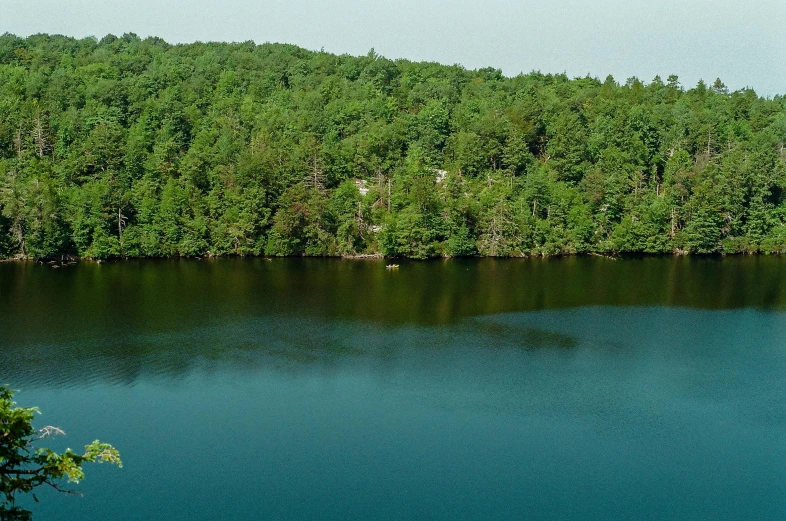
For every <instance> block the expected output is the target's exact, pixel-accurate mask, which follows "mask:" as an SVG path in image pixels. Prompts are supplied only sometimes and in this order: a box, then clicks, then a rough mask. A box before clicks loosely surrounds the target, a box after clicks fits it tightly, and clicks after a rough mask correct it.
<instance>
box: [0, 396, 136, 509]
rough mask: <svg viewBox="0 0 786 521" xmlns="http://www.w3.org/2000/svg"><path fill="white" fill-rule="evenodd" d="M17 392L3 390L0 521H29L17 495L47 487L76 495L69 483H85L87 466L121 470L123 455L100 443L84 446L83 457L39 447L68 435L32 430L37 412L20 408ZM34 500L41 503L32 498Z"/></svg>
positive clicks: (0, 399)
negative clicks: (106, 466) (83, 467)
mask: <svg viewBox="0 0 786 521" xmlns="http://www.w3.org/2000/svg"><path fill="white" fill-rule="evenodd" d="M13 396H14V391H12V390H11V389H9V388H8V387H5V386H0V520H3V521H5V520H11V519H29V518H30V515H31V514H30V512H28V511H25V510H23V509H21V508H19V507H18V506H16V498H17V495H18V494H20V493H21V494H26V493H30V492H33V491H34V490H35V489H36V488H38V487H41V486H42V485H46V486H48V487H51V488H53V489H55V490H57V491H59V492H65V493H69V494H76V493H77V492H76V491H74V490H72V489H69V488H65V484H66V483H79V482H80V481H81V480H82V479H84V477H85V474H84V471H83V469H82V465H83V464H84V463H112V464H115V465H118V466H120V467H122V461H121V460H120V453H119V452H118V451H117V449H115V448H114V447H113V446H112V445H110V444H108V443H101V442H99V441H98V440H96V441H94V442H93V443H91V444H89V445H87V446H85V450H84V453H82V454H79V453H76V452H74V451H72V450H71V449H66V450H65V452H63V453H57V452H55V451H53V450H51V449H49V448H45V447H38V446H37V445H38V443H39V442H41V441H43V440H45V439H47V438H50V437H52V436H55V435H63V434H65V433H64V432H63V431H62V430H61V429H59V428H57V427H52V426H47V427H44V428H42V429H36V428H34V427H33V418H34V416H35V414H36V413H38V412H39V411H38V409H37V408H35V407H17V406H16V402H14V401H13ZM33 498H34V499H35V500H36V501H38V499H37V498H36V497H35V494H34V495H33Z"/></svg>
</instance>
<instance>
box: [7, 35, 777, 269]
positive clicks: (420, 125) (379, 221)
mask: <svg viewBox="0 0 786 521" xmlns="http://www.w3.org/2000/svg"><path fill="white" fill-rule="evenodd" d="M785 143H786V99H785V98H783V97H780V96H778V97H775V98H774V99H764V98H761V97H758V96H757V95H756V94H755V92H754V91H752V90H750V89H744V90H740V91H737V92H729V91H728V89H727V88H726V87H725V86H724V85H723V83H722V82H721V81H720V80H718V81H716V82H715V83H714V84H713V85H711V86H708V85H706V84H704V83H703V82H700V83H699V84H698V85H697V86H696V87H695V88H691V89H689V90H685V89H684V88H682V87H681V86H680V84H679V82H678V78H676V77H675V76H671V77H669V78H668V79H667V80H666V81H665V82H664V81H662V80H661V79H660V78H655V79H654V80H652V81H651V82H649V83H647V84H645V83H643V82H641V81H639V80H638V79H636V78H631V79H629V80H627V82H625V83H624V84H618V83H617V82H616V81H615V80H614V79H613V78H611V77H609V78H607V79H606V80H605V81H599V80H598V79H594V78H589V77H587V78H577V79H569V78H568V77H566V76H565V75H552V74H541V73H530V74H524V75H519V76H516V77H514V78H506V77H504V76H503V75H502V74H501V72H500V71H499V70H495V69H492V68H487V69H480V70H476V71H468V70H465V69H464V68H462V67H460V66H455V65H454V66H444V65H439V64H435V63H412V62H409V61H406V60H396V61H391V60H388V59H386V58H383V57H381V56H378V55H377V54H375V53H374V52H373V51H371V52H369V54H368V55H367V56H363V57H352V56H346V55H343V56H336V55H333V54H328V53H325V52H311V51H307V50H304V49H301V48H298V47H295V46H291V45H280V44H264V45H255V44H253V43H251V42H249V43H237V44H225V43H208V44H205V43H195V44H189V45H170V44H167V43H166V42H164V41H162V40H160V39H158V38H147V39H140V38H139V37H137V36H136V35H133V34H126V35H124V36H122V37H119V38H118V37H115V36H112V35H110V36H106V37H104V38H102V39H101V40H100V41H97V40H96V39H93V38H86V39H81V40H77V39H73V38H67V37H63V36H48V35H36V36H31V37H29V38H26V39H22V38H18V37H15V36H13V35H9V34H6V35H3V36H1V37H0V257H6V258H7V257H19V256H24V257H35V258H50V257H59V256H62V255H75V256H80V257H91V258H111V257H140V256H142V257H144V256H156V257H157V256H203V255H228V254H230V255H237V254H239V255H356V254H368V253H382V254H385V255H401V256H408V257H415V258H426V257H432V256H462V255H476V254H478V255H502V256H505V255H511V256H516V255H558V254H573V253H581V252H651V253H668V252H689V253H709V252H725V253H739V252H778V253H783V252H786V191H784V188H785V187H786V150H784V144H785Z"/></svg>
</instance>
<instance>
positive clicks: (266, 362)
mask: <svg viewBox="0 0 786 521" xmlns="http://www.w3.org/2000/svg"><path fill="white" fill-rule="evenodd" d="M401 264H402V265H401V268H400V269H399V270H398V271H395V272H391V271H386V270H385V268H384V263H381V262H376V261H370V262H366V261H359V262H350V261H332V260H273V261H266V260H263V259H227V260H218V261H195V260H194V261H147V262H123V263H109V264H100V265H99V264H92V263H80V264H76V265H71V266H64V267H60V268H53V267H51V266H46V265H37V264H32V263H5V264H0V381H4V382H7V383H9V384H11V385H12V386H13V387H15V388H19V389H21V390H22V392H21V393H20V394H18V395H17V399H18V401H19V403H20V404H22V405H38V406H40V408H41V409H42V411H43V414H42V415H41V416H40V417H39V424H40V425H41V426H43V425H47V424H53V425H58V426H61V427H63V428H64V429H65V430H66V431H67V432H68V436H67V437H65V438H61V439H59V440H57V441H56V444H57V446H58V447H59V448H65V447H66V446H72V447H80V446H81V445H83V444H85V443H87V442H89V441H92V440H93V439H94V438H96V437H98V438H101V439H102V440H107V441H110V442H112V443H113V444H115V446H116V447H117V448H118V449H119V450H120V451H121V453H122V455H123V459H124V462H125V467H124V468H123V469H122V470H118V469H116V468H110V467H100V466H96V467H91V468H89V469H88V472H87V474H88V479H87V480H86V481H85V482H84V483H83V484H81V485H80V486H79V489H80V490H81V491H82V492H84V494H85V496H84V497H83V498H77V497H64V496H57V495H54V494H49V493H44V494H42V497H41V503H40V504H39V505H37V506H36V507H35V509H34V510H35V519H36V520H37V521H46V520H87V521H93V520H95V521H98V520H101V521H114V520H162V519H166V520H184V521H185V520H189V521H191V520H206V521H207V520H216V519H228V520H268V519H270V520H317V519H328V520H329V519H361V520H364V519H368V520H440V521H441V520H485V519H500V520H503V519H504V520H508V519H533V520H541V519H542V520H617V519H619V520H634V519H635V520H661V519H663V520H692V521H693V520H705V519H706V520H783V519H786V313H785V312H786V259H783V258H768V257H760V258H704V259H688V258H676V259H672V258H643V259H628V260H617V261H612V260H608V259H602V258H568V259H560V260H508V261H493V260H471V261H458V260H453V261H448V262H442V261H439V262H426V263H406V262H403V263H401Z"/></svg>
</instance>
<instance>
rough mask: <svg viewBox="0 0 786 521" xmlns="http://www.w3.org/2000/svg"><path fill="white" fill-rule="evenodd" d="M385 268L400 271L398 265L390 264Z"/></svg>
mask: <svg viewBox="0 0 786 521" xmlns="http://www.w3.org/2000/svg"><path fill="white" fill-rule="evenodd" d="M385 268H387V269H389V270H397V269H398V264H388V265H387V266H385Z"/></svg>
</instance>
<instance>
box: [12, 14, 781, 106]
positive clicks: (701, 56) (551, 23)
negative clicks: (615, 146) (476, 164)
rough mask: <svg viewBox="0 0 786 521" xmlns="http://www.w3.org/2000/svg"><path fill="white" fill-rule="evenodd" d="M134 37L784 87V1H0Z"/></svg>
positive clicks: (48, 19)
mask: <svg viewBox="0 0 786 521" xmlns="http://www.w3.org/2000/svg"><path fill="white" fill-rule="evenodd" d="M2 32H10V33H13V34H16V35H19V36H28V35H30V34H34V33H52V34H66V35H69V36H75V37H84V36H96V37H98V38H100V37H102V36H104V35H106V34H108V33H112V34H115V35H118V36H119V35H121V34H123V33H126V32H134V33H136V34H138V35H139V36H142V37H145V36H159V37H162V38H164V39H165V40H167V41H169V42H171V43H181V42H183V43H184V42H193V41H248V40H253V41H255V42H257V43H264V42H280V43H291V44H295V45H299V46H301V47H305V48H307V49H312V50H319V49H323V48H324V50H326V51H329V52H333V53H337V54H343V53H348V54H353V55H361V54H366V53H367V52H368V51H369V50H370V49H371V48H374V49H375V51H376V52H377V53H378V54H381V55H383V56H385V57H388V58H391V59H396V58H407V59H410V60H417V61H421V60H426V61H436V62H440V63H445V64H454V63H458V64H461V65H463V66H464V67H467V68H470V69H474V68H479V67H489V66H490V67H494V68H500V69H502V71H503V73H504V74H505V75H508V76H515V75H516V74H518V73H520V72H530V71H533V70H539V71H541V72H551V73H561V72H565V73H567V74H568V75H569V76H571V77H574V76H585V75H587V74H589V75H591V76H596V77H599V78H601V79H603V78H605V77H606V76H607V75H608V74H611V75H613V76H614V78H615V79H616V80H617V81H619V82H621V83H624V82H625V81H626V80H627V79H628V78H630V77H632V76H635V77H637V78H639V79H641V80H642V81H645V82H649V81H650V80H651V79H653V78H654V77H655V76H656V75H660V76H661V77H662V78H664V79H665V78H666V77H667V76H669V75H670V74H677V75H678V76H679V78H680V82H681V83H682V84H683V86H685V87H692V86H694V85H695V84H696V83H697V82H698V80H699V79H704V80H705V81H707V82H708V83H711V82H713V81H714V80H715V78H721V80H723V82H724V83H725V84H726V85H727V86H728V87H729V88H730V89H732V90H736V89H741V88H744V87H751V88H753V89H755V90H756V92H757V93H759V94H760V95H763V96H774V95H778V94H781V95H783V94H786V1H784V0H748V1H741V0H650V1H640V0H627V1H624V0H593V1H580V0H550V1H549V0H539V1H535V0H519V1H510V0H507V1H506V0H484V1H483V2H479V1H470V0H387V1H381V0H363V1H361V0H288V1H284V0H256V1H255V0H221V1H215V0H133V1H130V0H122V1H121V0H0V33H2Z"/></svg>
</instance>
